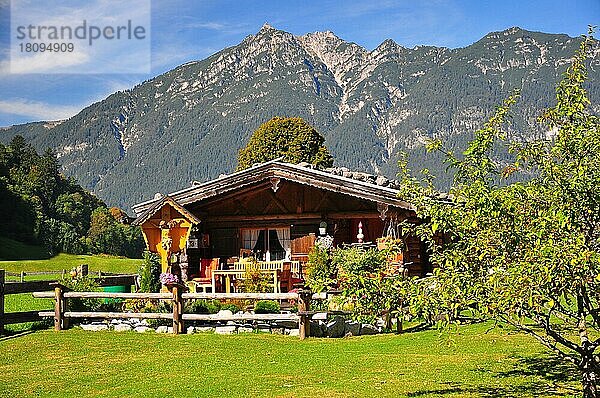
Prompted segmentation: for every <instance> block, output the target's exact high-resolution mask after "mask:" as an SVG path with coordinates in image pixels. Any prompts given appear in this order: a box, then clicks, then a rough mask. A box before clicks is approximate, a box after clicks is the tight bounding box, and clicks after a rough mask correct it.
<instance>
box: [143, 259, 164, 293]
mask: <svg viewBox="0 0 600 398" xmlns="http://www.w3.org/2000/svg"><path fill="white" fill-rule="evenodd" d="M160 271H161V269H160V257H159V256H158V255H156V254H154V253H150V252H149V251H145V252H144V260H143V261H142V264H141V265H140V268H139V270H138V274H139V276H140V291H141V292H143V293H157V292H159V291H160V281H159V276H160Z"/></svg>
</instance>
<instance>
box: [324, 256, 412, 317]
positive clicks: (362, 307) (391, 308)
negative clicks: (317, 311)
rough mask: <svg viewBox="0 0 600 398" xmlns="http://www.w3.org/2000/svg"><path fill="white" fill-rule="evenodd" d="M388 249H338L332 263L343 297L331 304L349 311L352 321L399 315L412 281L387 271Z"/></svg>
mask: <svg viewBox="0 0 600 398" xmlns="http://www.w3.org/2000/svg"><path fill="white" fill-rule="evenodd" d="M387 255H388V252H387V251H385V250H384V251H379V250H374V249H369V250H363V249H361V248H356V247H352V248H348V249H337V250H336V251H335V252H334V254H333V263H334V264H335V266H336V267H337V268H338V270H339V275H338V277H339V281H340V288H341V289H342V297H341V298H340V299H338V300H339V301H338V302H337V303H333V304H332V307H336V306H337V307H339V309H342V310H351V311H352V312H353V314H352V317H353V318H354V319H355V320H358V321H360V322H365V323H375V322H376V321H377V319H378V318H379V317H382V318H385V319H386V321H389V320H390V317H392V316H401V315H400V313H399V312H400V309H401V307H402V303H403V301H404V298H405V297H407V296H408V289H409V287H410V283H411V280H410V279H408V278H404V277H402V275H400V274H387V273H385V271H386V270H387V265H388V262H387Z"/></svg>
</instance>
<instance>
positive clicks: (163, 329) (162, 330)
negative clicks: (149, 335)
mask: <svg viewBox="0 0 600 398" xmlns="http://www.w3.org/2000/svg"><path fill="white" fill-rule="evenodd" d="M168 331H169V328H168V327H167V326H159V327H157V328H156V333H168Z"/></svg>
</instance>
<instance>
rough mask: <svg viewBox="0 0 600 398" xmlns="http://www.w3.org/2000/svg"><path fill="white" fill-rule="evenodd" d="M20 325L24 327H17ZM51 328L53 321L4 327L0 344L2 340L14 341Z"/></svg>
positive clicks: (47, 320)
mask: <svg viewBox="0 0 600 398" xmlns="http://www.w3.org/2000/svg"><path fill="white" fill-rule="evenodd" d="M21 325H25V326H24V327H19V326H21ZM14 326H16V328H15V329H12V327H14ZM52 326H53V321H52V320H51V319H45V320H42V321H36V322H27V323H22V324H13V325H6V326H5V329H4V334H2V335H0V342H1V341H4V340H10V339H14V338H17V337H23V336H26V335H28V334H30V333H33V332H35V331H38V330H46V329H49V328H51V327H52Z"/></svg>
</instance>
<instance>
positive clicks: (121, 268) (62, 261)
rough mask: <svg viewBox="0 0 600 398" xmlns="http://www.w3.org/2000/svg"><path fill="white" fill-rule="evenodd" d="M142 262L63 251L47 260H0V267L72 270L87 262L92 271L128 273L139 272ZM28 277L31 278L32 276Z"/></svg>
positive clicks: (27, 269)
mask: <svg viewBox="0 0 600 398" xmlns="http://www.w3.org/2000/svg"><path fill="white" fill-rule="evenodd" d="M141 262H142V260H141V259H131V258H123V257H113V256H105V255H96V256H88V255H78V254H65V253H61V254H59V255H57V256H54V257H52V258H49V259H46V260H16V261H0V269H5V270H6V271H8V272H21V271H25V272H27V271H54V270H56V271H58V272H60V271H61V270H63V269H66V270H70V269H71V268H74V267H76V266H78V265H80V264H87V265H89V269H90V271H96V272H97V271H103V272H113V273H124V274H126V273H135V272H137V270H138V268H139V265H140V263H141ZM32 278H33V277H32ZM28 279H29V280H31V279H30V278H28ZM26 280H27V279H26Z"/></svg>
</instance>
